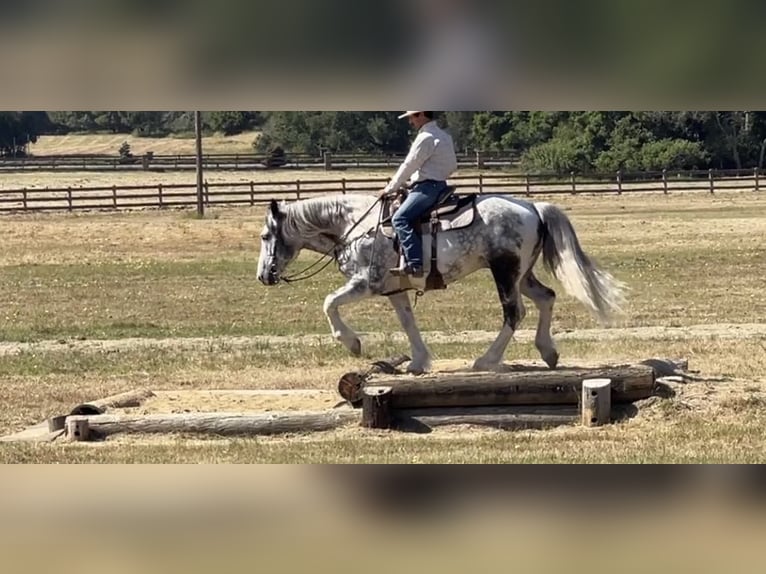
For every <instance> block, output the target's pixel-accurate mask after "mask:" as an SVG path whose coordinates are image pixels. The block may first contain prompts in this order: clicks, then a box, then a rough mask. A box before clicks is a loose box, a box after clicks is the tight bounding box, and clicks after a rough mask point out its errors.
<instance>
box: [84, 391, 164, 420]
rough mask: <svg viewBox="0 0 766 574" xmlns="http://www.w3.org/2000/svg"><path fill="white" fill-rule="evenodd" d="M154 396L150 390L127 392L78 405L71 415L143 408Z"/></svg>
mask: <svg viewBox="0 0 766 574" xmlns="http://www.w3.org/2000/svg"><path fill="white" fill-rule="evenodd" d="M153 396H154V393H153V392H152V391H150V390H148V389H139V390H134V391H126V392H124V393H119V394H117V395H112V396H110V397H106V398H103V399H98V400H95V401H89V402H87V403H82V404H80V405H77V406H76V407H75V408H74V409H72V411H71V413H70V414H72V415H80V414H95V411H100V413H103V412H104V411H106V410H108V409H110V408H112V409H119V408H126V407H138V406H141V403H143V402H144V401H145V400H146V399H149V398H151V397H153ZM100 413H99V414H100Z"/></svg>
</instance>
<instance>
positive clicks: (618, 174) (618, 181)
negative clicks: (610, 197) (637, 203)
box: [617, 169, 622, 195]
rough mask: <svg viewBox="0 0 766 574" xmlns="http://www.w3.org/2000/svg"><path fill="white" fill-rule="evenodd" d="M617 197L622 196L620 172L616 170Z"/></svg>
mask: <svg viewBox="0 0 766 574" xmlns="http://www.w3.org/2000/svg"><path fill="white" fill-rule="evenodd" d="M617 195H622V170H621V169H618V170H617Z"/></svg>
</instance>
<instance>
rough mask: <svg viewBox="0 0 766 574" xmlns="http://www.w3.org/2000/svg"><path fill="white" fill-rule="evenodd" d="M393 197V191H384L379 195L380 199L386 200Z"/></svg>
mask: <svg viewBox="0 0 766 574" xmlns="http://www.w3.org/2000/svg"><path fill="white" fill-rule="evenodd" d="M392 195H394V192H393V191H388V190H387V189H384V190H382V191H381V192H380V193H379V194H378V197H379V198H380V199H386V198H388V197H391V196H392Z"/></svg>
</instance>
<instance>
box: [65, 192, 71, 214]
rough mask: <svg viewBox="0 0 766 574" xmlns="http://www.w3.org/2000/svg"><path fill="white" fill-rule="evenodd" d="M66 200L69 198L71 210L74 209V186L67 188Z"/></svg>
mask: <svg viewBox="0 0 766 574" xmlns="http://www.w3.org/2000/svg"><path fill="white" fill-rule="evenodd" d="M66 200H67V203H68V204H69V211H72V188H71V187H67V188H66Z"/></svg>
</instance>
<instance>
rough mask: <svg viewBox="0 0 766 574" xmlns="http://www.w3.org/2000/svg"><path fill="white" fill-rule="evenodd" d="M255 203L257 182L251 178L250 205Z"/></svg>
mask: <svg viewBox="0 0 766 574" xmlns="http://www.w3.org/2000/svg"><path fill="white" fill-rule="evenodd" d="M254 205H255V183H253V180H250V207H252V206H254Z"/></svg>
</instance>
